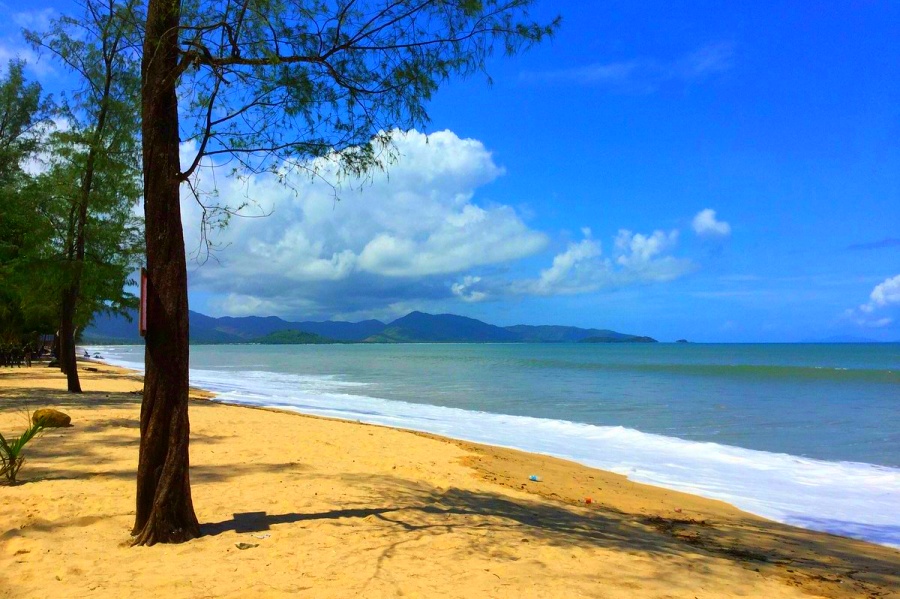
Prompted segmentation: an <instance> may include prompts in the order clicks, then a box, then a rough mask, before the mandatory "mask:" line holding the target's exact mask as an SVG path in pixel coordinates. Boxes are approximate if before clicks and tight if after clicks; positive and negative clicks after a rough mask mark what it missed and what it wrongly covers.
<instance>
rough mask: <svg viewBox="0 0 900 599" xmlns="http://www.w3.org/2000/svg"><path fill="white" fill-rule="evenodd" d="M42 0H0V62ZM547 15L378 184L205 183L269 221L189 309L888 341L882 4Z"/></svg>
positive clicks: (53, 73) (894, 72)
mask: <svg viewBox="0 0 900 599" xmlns="http://www.w3.org/2000/svg"><path fill="white" fill-rule="evenodd" d="M62 6H63V5H62V4H61V3H56V2H42V1H40V0H38V1H36V2H35V3H34V4H33V5H32V6H31V7H30V9H29V11H27V12H17V9H16V8H11V7H10V5H6V6H4V10H5V11H7V12H9V13H10V14H12V15H13V18H12V19H10V20H7V21H6V23H5V24H4V25H3V27H2V29H0V59H3V60H4V61H5V59H6V58H7V57H8V56H11V55H14V54H16V53H19V54H22V55H23V56H24V57H26V58H27V57H28V56H29V55H28V52H27V50H24V49H23V46H22V43H21V41H20V39H19V38H18V37H17V29H18V27H20V26H21V25H23V24H25V25H30V26H35V25H38V24H39V23H40V22H41V20H42V19H43V18H46V16H47V15H48V14H52V13H51V12H48V9H49V10H50V11H59V10H61V7H62ZM556 12H559V13H560V14H561V15H562V17H563V24H562V28H561V29H560V31H559V33H558V35H557V36H556V38H555V39H553V40H552V41H551V42H549V43H547V44H545V45H542V46H541V47H538V48H535V49H533V50H531V51H530V52H528V53H527V54H524V55H520V56H517V57H514V58H497V59H493V60H491V61H490V63H489V67H488V68H489V71H490V74H491V76H492V78H493V84H492V85H489V84H488V83H487V82H486V81H485V80H484V78H483V77H475V78H471V79H467V80H458V81H454V82H452V83H451V84H449V85H447V86H446V87H445V88H444V89H442V90H441V91H440V92H439V93H438V94H437V96H436V97H435V99H434V101H433V102H432V103H431V104H430V105H429V113H430V115H431V118H432V121H431V123H430V124H429V126H428V127H427V129H426V131H424V132H422V131H412V132H400V133H398V142H397V146H398V149H399V151H400V154H401V159H400V160H399V162H398V163H397V164H396V165H394V166H393V167H392V168H391V169H390V171H389V176H388V177H381V176H376V177H375V178H374V179H373V180H372V182H371V183H370V184H369V185H367V186H364V187H363V188H362V189H361V190H359V191H352V192H351V191H347V192H346V193H344V194H342V196H341V201H340V202H337V203H335V202H334V201H333V200H332V199H331V198H330V196H329V194H328V193H327V192H326V191H325V190H323V189H319V188H316V186H315V185H313V184H308V185H306V186H302V187H301V189H300V193H299V194H298V195H294V194H292V193H289V192H286V191H285V190H283V189H281V188H279V187H278V186H277V185H275V184H273V183H272V182H270V181H264V180H254V181H250V182H248V183H247V184H245V185H238V184H236V183H230V184H229V183H226V184H224V185H223V184H222V183H221V181H220V193H221V195H222V196H223V197H224V198H226V199H227V198H228V197H235V198H239V197H242V194H244V195H250V196H251V197H253V199H255V200H257V201H259V203H260V204H261V206H262V207H263V208H264V209H265V210H270V211H271V212H272V216H271V217H269V218H267V219H244V220H242V221H241V222H236V223H235V224H234V225H233V226H232V227H231V228H230V229H229V230H228V231H227V232H225V233H224V234H223V235H222V237H221V239H220V240H219V241H220V242H221V243H222V244H223V245H227V246H228V247H226V248H225V249H223V250H222V251H221V252H218V254H217V260H212V261H207V262H206V263H205V264H203V265H202V266H201V265H199V264H196V263H194V264H192V265H191V266H190V270H191V302H192V308H194V309H196V310H199V311H201V312H205V313H208V314H212V315H225V314H233V315H244V314H260V315H267V314H276V315H279V316H282V317H285V318H292V319H306V318H312V319H324V318H331V317H336V318H341V319H351V320H358V319H362V318H367V317H377V318H381V319H385V320H389V319H391V318H393V317H396V316H400V315H402V314H404V313H405V312H407V311H409V310H412V309H420V310H424V311H430V312H454V313H458V314H465V315H468V316H473V317H476V318H481V319H483V320H487V321H489V322H493V323H496V324H502V325H509V324H517V323H527V324H549V323H553V324H570V325H579V326H596V327H604V328H612V329H616V330H620V331H623V332H630V333H637V334H647V335H652V336H654V337H657V338H659V339H661V340H674V339H677V338H681V337H686V338H688V339H691V340H697V341H800V340H808V339H823V338H829V337H833V336H852V337H861V338H868V339H874V340H882V341H886V340H900V41H898V40H900V4H898V3H896V2H888V1H884V2H877V1H871V2H865V1H856V2H833V3H810V2H755V3H731V4H725V5H723V4H722V3H719V2H716V3H713V2H689V3H687V2H686V3H673V2H594V1H580V2H539V3H538V4H537V6H536V8H535V13H536V14H538V15H546V16H548V17H549V16H552V15H553V14H555V13H556ZM31 74H32V76H34V77H37V78H39V79H40V80H42V81H43V82H44V83H45V84H46V85H47V86H48V87H50V88H53V87H54V86H59V85H60V81H65V76H64V75H62V74H61V71H60V70H59V68H58V67H53V66H52V65H49V64H47V63H46V61H42V62H41V63H40V64H38V65H36V68H35V69H34V70H33V71H32V72H31ZM425 133H427V134H430V137H429V138H426V137H425V135H424V134H425ZM189 150H190V148H185V151H186V153H189ZM186 204H187V203H186ZM184 216H185V221H186V230H187V231H188V235H187V236H188V241H187V246H188V250H189V251H190V250H192V249H193V248H194V247H196V245H195V244H194V245H192V241H191V240H192V239H194V240H195V238H196V236H192V235H191V232H192V231H194V230H196V218H197V215H196V214H195V213H194V212H192V209H191V207H190V206H186V207H185V211H184Z"/></svg>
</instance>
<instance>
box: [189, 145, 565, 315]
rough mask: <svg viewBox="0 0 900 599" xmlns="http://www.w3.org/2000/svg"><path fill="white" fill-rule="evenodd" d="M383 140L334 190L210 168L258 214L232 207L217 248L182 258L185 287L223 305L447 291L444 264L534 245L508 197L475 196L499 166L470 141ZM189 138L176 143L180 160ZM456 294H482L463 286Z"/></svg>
mask: <svg viewBox="0 0 900 599" xmlns="http://www.w3.org/2000/svg"><path fill="white" fill-rule="evenodd" d="M395 143H396V149H397V151H398V152H399V155H400V158H399V160H398V161H397V162H396V163H395V164H393V165H391V166H390V167H389V169H388V172H387V173H380V172H379V173H375V174H374V175H372V177H371V180H370V181H369V183H368V184H365V185H360V184H359V183H360V182H358V181H353V182H350V183H352V185H349V186H346V185H345V187H344V188H343V189H342V190H341V191H340V192H339V197H340V200H339V201H335V199H334V196H333V189H332V188H331V187H330V186H328V185H326V184H324V183H322V182H321V181H318V180H310V179H306V178H303V177H302V176H300V175H292V176H291V177H289V182H290V184H291V186H292V187H293V188H294V190H295V191H292V190H291V189H288V188H286V187H284V186H282V185H280V184H279V183H277V182H276V181H275V180H274V177H270V176H255V177H250V178H246V179H243V180H236V179H226V180H225V181H221V180H220V181H219V182H218V196H219V198H218V200H219V201H220V202H221V203H227V204H231V205H235V204H240V203H242V202H243V201H246V200H248V199H249V200H253V201H255V202H256V204H257V206H256V208H254V209H253V210H251V212H256V213H257V214H270V215H269V216H267V217H265V218H235V219H232V220H231V222H230V225H229V226H228V228H227V229H225V230H223V231H221V232H220V233H218V234H216V235H215V236H214V238H213V240H214V241H215V242H216V243H217V244H219V245H222V246H226V249H224V250H223V251H221V252H219V253H217V255H216V257H217V261H209V262H207V263H206V264H205V265H203V266H202V267H200V268H196V269H194V270H193V272H192V273H191V276H192V278H191V283H192V287H193V288H194V289H203V290H207V291H212V292H214V293H217V294H221V295H222V296H223V297H230V298H231V299H229V300H228V301H224V300H222V301H220V302H219V303H218V307H219V308H221V309H222V310H223V311H227V312H228V313H238V312H246V311H248V310H249V311H250V312H253V311H254V310H267V313H277V314H296V313H297V312H298V311H301V310H302V311H303V312H304V313H307V314H308V313H311V312H319V311H322V310H327V311H328V312H329V313H335V312H343V313H352V312H355V311H359V310H361V309H364V307H368V308H369V309H375V308H377V307H379V306H385V305H390V304H396V303H398V302H403V301H405V300H406V299H407V298H409V297H416V298H419V299H421V298H436V297H441V296H442V297H444V298H447V297H451V296H452V295H451V294H452V293H453V292H451V290H449V289H448V287H447V283H446V280H445V277H446V276H448V275H451V276H452V275H455V274H461V275H465V274H468V272H467V271H469V270H470V269H472V268H475V267H479V266H488V265H494V264H501V263H506V262H510V261H514V260H518V259H521V258H523V257H526V256H529V255H532V254H534V253H536V252H538V251H540V250H542V249H543V248H544V247H545V246H546V244H547V237H546V235H544V234H543V233H541V232H539V231H535V230H533V229H531V228H529V226H528V225H527V224H526V223H525V222H524V221H523V220H522V218H521V217H520V216H519V215H518V213H517V212H516V210H515V209H513V208H512V207H510V206H507V205H497V204H489V203H476V202H475V200H474V197H475V193H476V191H477V190H478V189H479V188H481V187H483V186H485V185H487V184H489V183H490V182H491V181H493V180H495V179H496V178H497V177H499V176H501V175H502V174H503V172H504V171H503V169H502V168H500V167H499V166H497V165H496V164H495V163H494V161H493V158H492V156H491V153H490V152H489V151H488V150H487V149H486V148H485V147H484V145H483V144H482V143H481V142H479V141H477V140H472V139H461V138H459V137H458V136H456V135H455V134H454V133H452V132H450V131H442V132H438V133H433V134H431V135H428V136H426V135H424V134H422V133H418V132H416V131H411V132H408V133H397V134H396V138H395ZM193 149H194V148H193V146H191V145H189V144H185V146H184V147H183V148H182V156H183V157H182V160H183V161H184V162H186V161H187V160H188V159H189V158H190V157H191V156H192V155H193ZM207 166H209V165H207ZM202 176H203V177H207V178H208V177H209V176H210V174H209V172H208V171H204V173H203V175H202ZM182 205H183V206H184V208H183V219H184V223H185V231H186V242H185V245H186V248H187V249H188V251H189V252H190V251H191V250H194V249H195V248H197V247H198V245H199V244H200V239H199V237H198V232H199V230H200V226H199V223H200V218H201V210H200V208H199V207H198V206H197V204H196V202H195V201H194V200H193V198H191V197H190V196H189V194H188V193H187V190H185V194H184V198H183V202H182ZM457 296H458V297H461V298H464V299H467V300H468V301H478V300H480V299H483V298H482V297H481V296H480V295H479V294H478V293H477V292H466V291H464V289H463V288H459V292H458V293H457ZM254 302H260V303H254ZM265 302H268V303H265ZM257 313H258V312H257Z"/></svg>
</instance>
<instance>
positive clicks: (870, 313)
mask: <svg viewBox="0 0 900 599" xmlns="http://www.w3.org/2000/svg"><path fill="white" fill-rule="evenodd" d="M896 306H900V275H896V276H893V277H888V278H887V279H885V280H884V281H882V282H881V283H879V284H878V285H876V286H875V288H874V289H872V292H871V293H870V294H869V301H868V302H866V303H864V304H860V305H859V306H858V307H857V308H855V309H854V308H850V309H848V310H846V311H845V312H844V316H845V317H847V318H849V319H850V320H852V321H854V322H855V323H856V324H858V325H860V326H864V327H871V328H883V327H886V326H889V325H891V324H893V322H894V317H893V316H889V315H883V314H884V312H885V311H890V310H895V309H896Z"/></svg>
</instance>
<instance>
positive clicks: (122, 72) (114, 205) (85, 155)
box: [26, 0, 140, 393]
mask: <svg viewBox="0 0 900 599" xmlns="http://www.w3.org/2000/svg"><path fill="white" fill-rule="evenodd" d="M83 8H84V16H83V18H81V19H75V18H71V17H62V18H61V19H59V20H57V21H55V22H54V23H53V25H52V26H51V28H50V30H49V31H48V32H47V33H45V34H38V33H34V32H26V37H27V38H28V40H29V41H30V42H31V43H32V44H33V45H34V46H36V47H37V48H42V49H47V50H49V51H50V52H51V53H52V54H54V55H55V57H56V58H57V59H59V60H60V61H61V62H62V63H63V64H64V65H66V67H68V68H69V69H70V70H71V71H73V72H74V73H75V74H76V75H77V76H78V77H79V79H80V83H81V87H80V88H79V89H78V90H77V91H76V92H75V94H73V97H72V100H71V101H67V102H65V103H64V104H63V105H62V107H61V112H62V117H63V118H64V121H65V123H66V124H67V127H66V128H63V129H61V130H59V131H57V132H55V133H54V134H53V135H52V136H51V141H52V148H53V152H52V153H53V155H52V157H51V168H50V170H49V172H48V173H47V175H46V176H45V177H43V180H44V182H45V187H48V188H51V189H53V190H54V191H55V192H56V193H54V194H50V195H51V197H56V198H58V199H61V201H62V204H63V206H64V207H65V208H67V210H64V211H63V214H64V215H65V216H64V218H63V219H60V220H61V222H57V223H56V224H57V231H58V233H59V235H58V237H59V238H60V239H61V241H62V243H61V247H60V248H59V250H60V253H61V258H62V260H61V262H60V264H59V266H60V267H61V273H60V280H61V282H62V285H61V289H60V294H61V295H60V326H59V335H60V358H59V362H60V367H61V369H62V371H63V372H65V373H66V377H67V382H68V389H69V391H71V392H76V393H80V392H81V383H80V381H79V379H78V368H77V363H76V359H75V331H76V324H77V320H78V318H77V315H78V312H79V306H80V304H81V303H82V299H83V297H84V293H83V292H84V283H85V275H86V269H85V252H86V248H87V246H88V233H89V230H90V229H89V226H88V224H89V220H90V219H91V218H94V219H101V220H102V221H103V223H102V224H103V227H95V228H94V229H93V230H94V231H95V232H96V233H97V234H100V235H102V234H103V233H104V232H108V231H110V230H111V229H112V230H115V231H116V232H117V233H121V234H123V237H126V238H125V239H122V240H116V239H107V242H108V243H107V245H106V248H107V249H108V248H110V247H118V248H119V249H120V250H122V251H120V252H118V254H116V253H115V252H113V255H112V256H107V258H122V255H123V254H129V253H130V252H129V250H128V249H127V248H128V243H127V242H128V240H127V236H126V235H124V233H125V231H126V230H127V229H128V227H130V226H132V225H133V223H132V222H130V220H129V219H128V210H129V209H130V207H131V206H132V205H134V204H135V203H136V201H137V199H138V198H139V196H140V187H139V185H138V181H139V177H138V168H139V161H138V155H139V154H138V141H137V131H138V125H137V123H136V121H135V119H134V115H135V113H136V111H137V105H138V104H137V103H138V98H139V91H138V90H139V85H140V74H139V70H138V65H139V56H140V55H139V52H138V51H137V48H136V45H135V40H136V39H137V38H138V35H137V29H136V27H135V25H134V23H135V16H136V15H137V14H138V5H137V0H124V1H120V0H85V1H84V4H83ZM101 247H103V246H102V245H97V244H95V248H96V249H97V251H98V253H104V252H103V251H102V250H101ZM105 253H107V254H108V253H109V252H105ZM94 257H95V258H96V257H97V255H96V254H95V256H94ZM125 261H126V265H125V266H126V267H127V258H126V259H125ZM121 262H122V261H121V260H118V262H117V261H116V260H115V259H114V260H113V261H112V262H109V261H107V262H103V261H97V260H94V261H93V266H94V268H93V273H92V274H95V275H96V274H99V273H100V272H103V271H105V273H106V276H107V278H106V279H104V278H103V277H102V276H101V277H99V278H97V277H94V280H93V281H92V282H93V283H94V284H95V285H96V284H100V283H102V282H103V281H104V280H105V281H107V282H108V281H113V282H114V284H113V285H112V288H113V289H114V288H115V287H116V284H117V285H118V287H119V289H121V288H122V287H123V285H124V282H125V281H124V279H123V276H122V273H121V270H122V264H121ZM106 295H108V293H107V294H106ZM113 295H115V294H113ZM118 295H121V293H120V294H118ZM94 299H96V298H94ZM88 305H90V306H91V307H92V308H96V307H97V306H96V302H94V303H91V302H88ZM113 305H114V304H113ZM101 306H109V304H101ZM81 312H82V313H84V312H85V311H84V310H83V309H82V310H81Z"/></svg>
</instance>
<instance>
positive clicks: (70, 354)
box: [58, 287, 81, 393]
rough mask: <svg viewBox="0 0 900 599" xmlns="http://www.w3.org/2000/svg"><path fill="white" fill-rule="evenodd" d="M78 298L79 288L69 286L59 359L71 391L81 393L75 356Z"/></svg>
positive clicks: (65, 301)
mask: <svg viewBox="0 0 900 599" xmlns="http://www.w3.org/2000/svg"><path fill="white" fill-rule="evenodd" d="M77 300H78V290H77V289H75V288H73V287H69V288H67V289H66V290H65V291H63V296H62V317H61V318H60V325H59V354H58V356H59V357H58V359H59V366H60V368H61V369H62V371H63V372H64V373H66V385H67V388H68V390H69V392H70V393H81V381H80V380H79V379H78V363H77V360H76V358H75V304H76V302H77Z"/></svg>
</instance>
